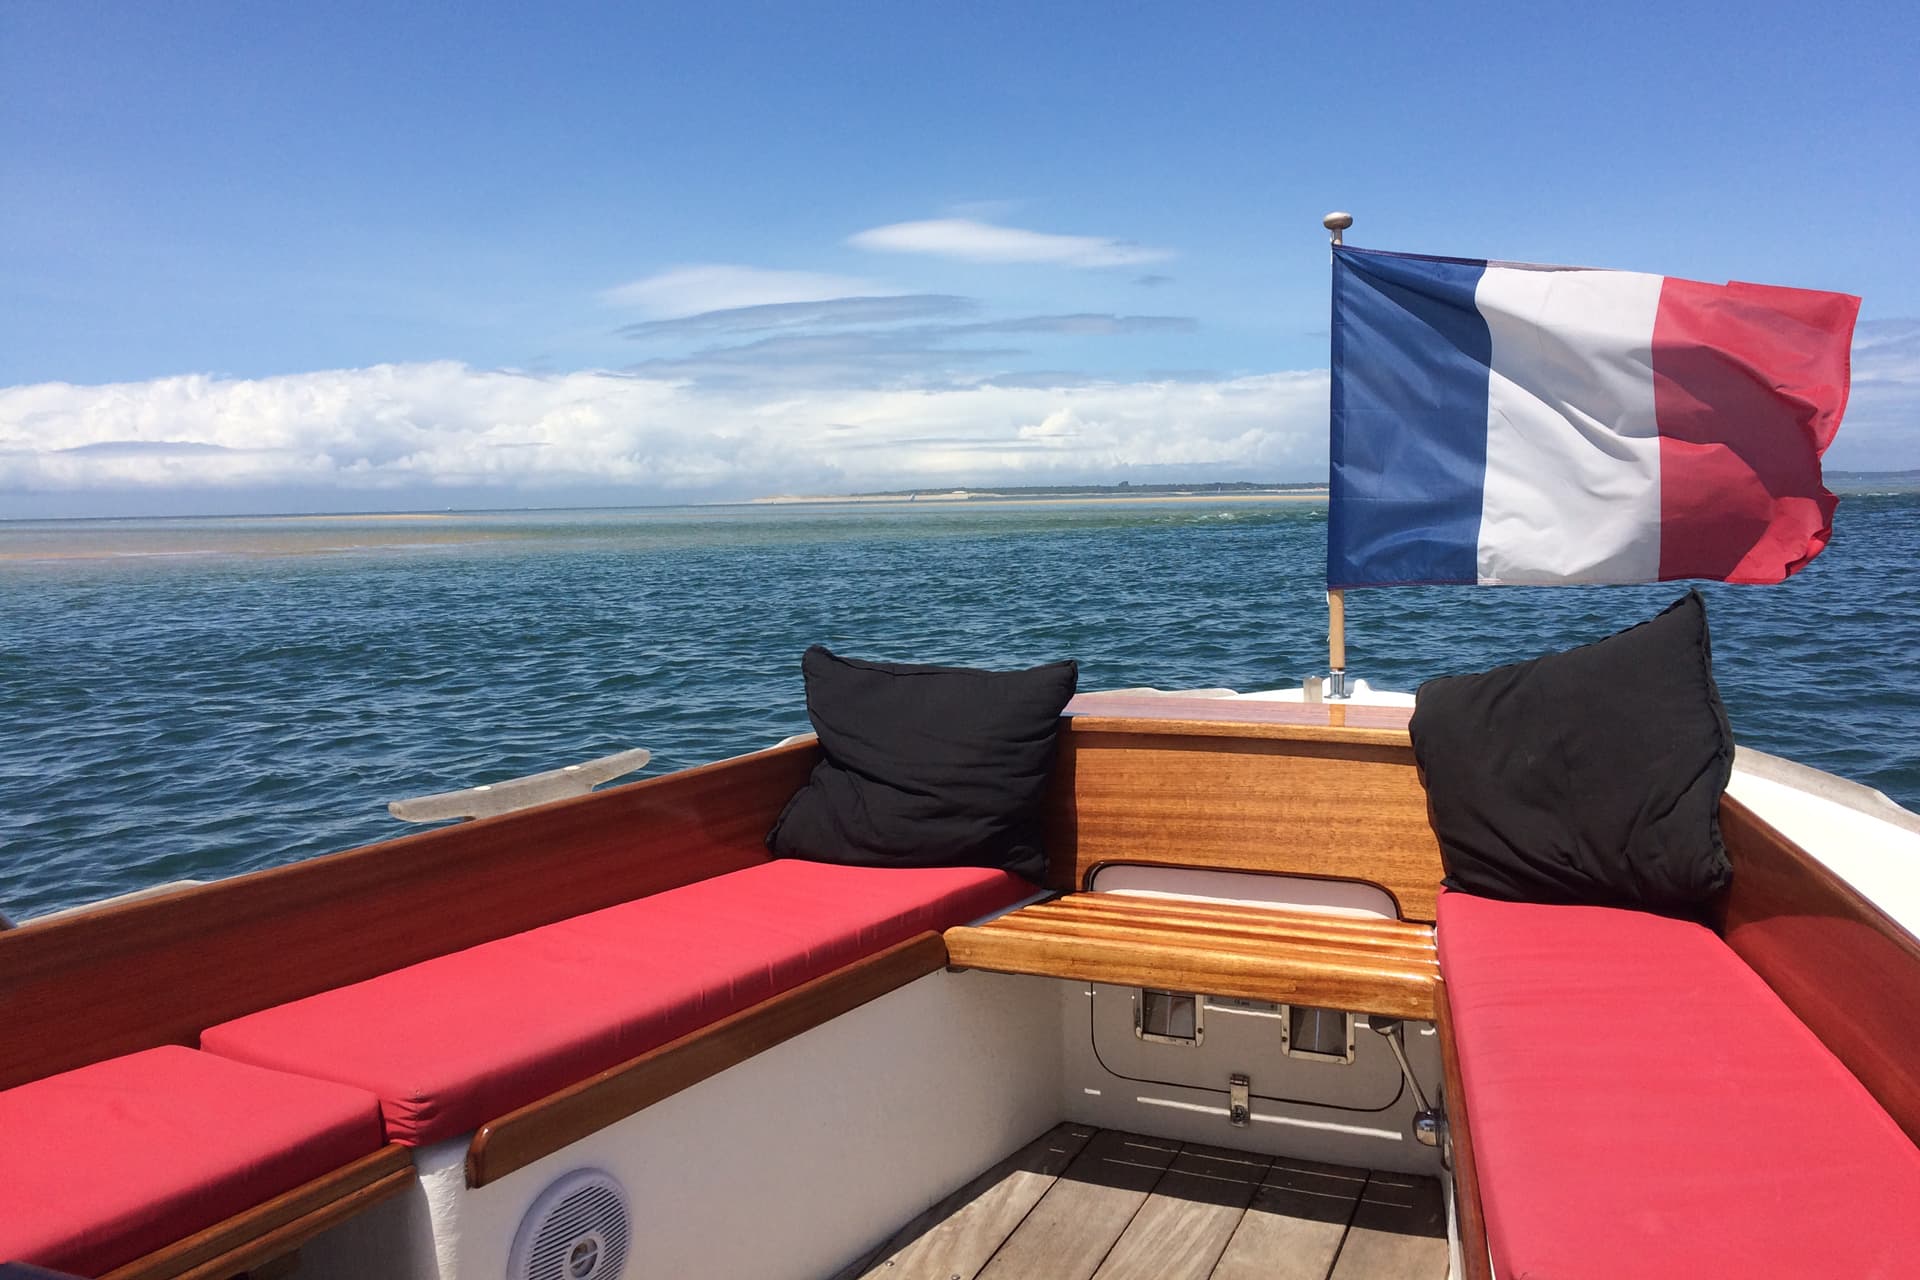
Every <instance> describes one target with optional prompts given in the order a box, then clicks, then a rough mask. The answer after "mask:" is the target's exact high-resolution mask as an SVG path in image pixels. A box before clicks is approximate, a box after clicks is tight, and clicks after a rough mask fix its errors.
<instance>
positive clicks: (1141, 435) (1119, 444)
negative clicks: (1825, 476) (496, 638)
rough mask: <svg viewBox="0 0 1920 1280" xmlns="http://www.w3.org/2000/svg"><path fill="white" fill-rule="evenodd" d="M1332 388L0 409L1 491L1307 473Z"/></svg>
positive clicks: (657, 492) (353, 383)
mask: <svg viewBox="0 0 1920 1280" xmlns="http://www.w3.org/2000/svg"><path fill="white" fill-rule="evenodd" d="M1325 415H1326V375H1325V374H1324V373H1323V372H1311V371H1309V372H1302V373H1269V374H1260V375H1254V376H1250V377H1244V378H1234V379H1228V380H1224V381H1217V382H1178V381H1165V382H1131V383H1098V382H1091V383H1084V384H1082V385H1077V386H1059V387H1050V386H999V385H994V384H991V383H981V384H978V385H974V386H966V387H946V388H940V389H927V388H892V389H889V388H881V387H866V388H845V389H824V390H816V391H795V392H782V393H778V394H773V395H768V394H764V393H762V392H761V391H760V390H759V389H749V390H745V391H735V390H726V389H722V390H708V389H704V388H702V387H701V386H700V385H698V384H697V383H696V382H693V381H689V380H668V379H662V378H654V377H645V376H636V375H631V374H621V373H613V372H607V371H585V372H578V373H567V374H553V375H549V374H527V373H518V372H508V371H502V370H483V369H473V368H469V367H467V366H466V365H463V364H459V363H456V362H439V363H432V364H413V365H388V366H381V367H376V368H370V369H343V370H328V371H322V372H316V373H304V374H292V375H286V376H280V377H271V378H257V379H227V378H214V377H208V376H205V375H198V374H195V375H186V376H181V377H174V378H161V379H156V380H153V381H150V382H144V383H135V384H123V385H113V386H91V387H88V386H72V385H68V384H63V383H46V384H40V385H37V386H25V387H11V388H6V389H0V491H4V490H13V491H15V492H21V491H25V492H35V493H53V494H58V493H77V492H83V491H118V492H121V493H124V494H130V495H138V494H140V493H141V492H143V491H153V490H174V489H199V490H212V491H219V490H236V489H245V490H251V491H271V490H276V489H287V490H297V491H300V492H303V493H311V492H312V491H314V490H315V489H331V490H336V491H338V492H340V493H341V494H342V495H343V496H349V495H362V496H364V495H369V494H373V495H378V494H382V493H391V494H395V495H406V496H408V497H409V498H411V499H412V500H413V501H423V502H431V499H432V495H433V494H434V493H435V492H436V491H438V490H454V489H457V490H461V491H463V492H470V491H473V490H476V489H477V490H491V491H497V492H498V494H499V495H500V498H499V500H500V503H501V504H502V505H511V504H513V503H515V502H517V501H521V500H525V499H527V498H529V497H536V498H537V497H539V496H541V495H547V496H552V495H556V494H564V493H566V492H567V491H570V490H575V489H592V490H596V491H599V490H604V489H605V488H606V487H608V486H623V487H630V488H631V489H632V490H633V491H634V492H635V493H636V494H641V495H644V496H646V497H648V498H651V499H654V500H667V501H671V500H673V499H674V498H676V497H680V498H689V499H690V498H702V499H705V498H716V497H718V498H728V497H732V498H746V497H753V496H762V495H768V494H775V493H814V494H817V493H832V492H848V491H855V490H871V489H890V488H896V487H922V488H925V487H933V486H956V485H976V486H977V485H981V484H991V483H1002V484H1004V483H1013V482H1019V481H1041V482H1045V481H1060V482H1067V481H1075V480H1081V479H1084V478H1085V477H1086V476H1088V475H1090V474H1114V473H1118V474H1120V475H1133V476H1136V477H1144V476H1149V475H1151V476H1167V475H1173V474H1175V473H1178V474H1182V475H1188V476H1205V477H1208V478H1234V477H1248V476H1253V475H1259V476H1271V475H1275V474H1301V473H1307V472H1310V471H1311V469H1312V467H1313V466H1314V465H1315V459H1316V457H1318V458H1322V459H1323V458H1324V455H1325V446H1324V444H1323V443H1322V442H1320V441H1319V439H1318V438H1317V437H1318V435H1319V434H1320V433H1322V432H1324V424H1325Z"/></svg>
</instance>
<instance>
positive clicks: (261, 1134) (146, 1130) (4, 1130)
mask: <svg viewBox="0 0 1920 1280" xmlns="http://www.w3.org/2000/svg"><path fill="white" fill-rule="evenodd" d="M381 1142H382V1139H381V1136H380V1111H379V1108H378V1106H377V1105H376V1103H375V1101H374V1098H373V1095H372V1094H369V1093H365V1092H363V1091H361V1090H359V1089H351V1088H347V1087H345V1086H342V1085H337V1084H330V1083H328V1082H326V1081H323V1080H309V1079H305V1078H302V1077H300V1076H288V1075H282V1074H280V1073H279V1072H277V1071H262V1070H260V1069H259V1068H258V1067H250V1066H247V1065H245V1064H244V1063H239V1062H229V1061H228V1060H226V1059H224V1058H217V1057H214V1056H213V1055H212V1054H207V1053H196V1052H195V1051H194V1050H192V1049H187V1048H182V1047H180V1046H178V1045H167V1046H165V1047H163V1048H159V1049H148V1050H146V1051H144V1052H141V1053H134V1054H129V1055H127V1056H126V1057H124V1058H110V1059H108V1060H107V1061H105V1062H96V1063H93V1064H92V1065H90V1066H85V1067H80V1068H78V1069H77V1070H74V1071H68V1072H64V1073H62V1074H61V1075H57V1076H49V1077H47V1078H46V1079H44V1080H35V1081H33V1082H32V1083H30V1084H23V1085H17V1086H15V1087H14V1088H12V1089H7V1090H5V1091H3V1092H0V1261H14V1262H32V1263H36V1264H38V1265H40V1266H44V1267H57V1268H59V1269H61V1270H64V1271H73V1272H78V1273H80V1274H82V1275H89V1276H91V1275H98V1274H100V1273H101V1272H103V1271H107V1270H110V1269H112V1268H114V1267H117V1266H119V1265H121V1264H122V1263H125V1262H130V1261H132V1260H133V1259H135V1258H138V1257H140V1256H142V1255H144V1254H147V1253H151V1252H152V1251H153V1250H155V1249H158V1248H160V1247H161V1246H162V1245H168V1244H172V1243H173V1242H174V1241H176V1240H179V1239H182V1238H184V1237H186V1236H189V1235H192V1234H193V1233H194V1232H196V1231H199V1230H201V1229H202V1228H205V1227H209V1226H212V1225H213V1224H215V1223H217V1222H220V1221H222V1220H223V1219H226V1218H229V1217H232V1216H233V1215H234V1214H236V1213H239V1212H241V1211H242V1210H245V1209H250V1208H252V1207H254V1206H255V1205H258V1204H260V1203H262V1202H264V1201H267V1200H270V1199H272V1198H273V1197H274V1196H277V1195H279V1194H281V1193H282V1192H284V1191H291V1190H292V1189H293V1188H295V1187H297V1186H299V1185H300V1184H302V1183H304V1182H308V1181H311V1180H312V1179H314V1178H317V1177H319V1176H320V1175H321V1174H323V1173H327V1172H329V1171H331V1170H333V1169H337V1168H339V1167H340V1166H342V1165H345V1164H349V1163H351V1162H352V1161H354V1160H357V1159H359V1158H360V1157H361V1156H365V1155H370V1154H371V1153H373V1152H374V1151H377V1150H379V1149H380V1146H381Z"/></svg>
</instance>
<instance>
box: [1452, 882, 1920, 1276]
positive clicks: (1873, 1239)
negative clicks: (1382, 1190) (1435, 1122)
mask: <svg viewBox="0 0 1920 1280" xmlns="http://www.w3.org/2000/svg"><path fill="white" fill-rule="evenodd" d="M1439 949H1440V970H1441V974H1442V976H1443V977H1444V978H1445V980H1446V990H1447V999H1448V1002H1449V1005H1450V1006H1451V1009H1452V1013H1453V1022H1454V1033H1455V1040H1456V1052H1457V1054H1458V1057H1459V1062H1460V1074H1461V1083H1462V1085H1463V1087H1464V1089H1465V1092H1466V1095H1467V1115H1468V1120H1469V1123H1470V1124H1471V1127H1472V1133H1473V1148H1474V1162H1475V1166H1476V1171H1477V1174H1478V1178H1479V1185H1480V1199H1481V1205H1482V1208H1483V1210H1484V1213H1485V1217H1486V1224H1487V1238H1488V1243H1489V1245H1490V1248H1491V1251H1492V1254H1493V1266H1494V1272H1495V1274H1496V1275H1499V1276H1503V1277H1522V1276H1552V1277H1554V1278H1555V1280H1584V1278H1586V1277H1593V1278H1594V1280H1601V1278H1605V1280H1617V1278H1618V1277H1620V1276H1634V1277H1637V1278H1640V1280H1658V1278H1661V1277H1676V1278H1678V1280H1701V1278H1702V1277H1705V1276H1780V1277H1787V1276H1796V1277H1797V1276H1806V1277H1816V1276H1821V1277H1824V1276H1847V1277H1851V1278H1854V1280H1859V1278H1862V1277H1871V1276H1886V1277H1893V1276H1912V1275H1914V1274H1916V1268H1917V1267H1920V1262H1917V1261H1916V1260H1920V1211H1917V1209H1916V1206H1920V1150H1916V1149H1915V1147H1914V1145H1913V1143H1912V1142H1910V1141H1909V1140H1908V1139H1907V1136H1906V1135H1905V1134H1904V1133H1902V1132H1901V1131H1900V1129H1899V1127H1898V1126H1897V1125H1895V1124H1894V1122H1893V1120H1892V1119H1891V1118H1890V1117H1889V1116H1888V1115H1887V1113H1886V1112H1885V1111H1884V1110H1882V1109H1881V1107H1880V1106H1879V1104H1878V1103H1876V1102H1875V1101H1874V1100H1873V1098H1872V1096H1871V1095H1869V1094H1868V1093H1867V1091H1866V1089H1865V1088H1864V1087H1863V1086H1862V1085H1861V1084H1860V1082H1859V1081H1858V1080H1856V1079H1855V1078H1854V1077H1853V1076H1852V1074H1850V1073H1849V1072H1848V1071H1847V1069H1846V1068H1845V1067H1844V1066H1843V1065H1841V1063H1840V1061H1839V1060H1838V1059H1837V1058H1835V1057H1834V1056H1833V1054H1832V1053H1830V1052H1829V1051H1828V1050H1827V1049H1826V1047H1825V1046H1824V1045H1822V1044H1821V1043H1820V1042H1819V1040H1818V1039H1817V1038H1815V1036H1814V1034H1813V1033H1812V1032H1811V1031H1809V1030H1808V1029H1807V1027H1806V1026H1805V1025H1804V1024H1803V1023H1801V1022H1800V1020H1799V1019H1798V1018H1796V1017H1794V1015H1793V1013H1792V1011H1791V1010H1789V1009H1788V1008H1787V1007H1786V1005H1784V1004H1782V1003H1781V1001H1780V998H1779V997H1778V996H1776V995H1775V994H1774V993H1773V991H1772V989H1771V988H1769V987H1768V986H1767V985H1766V983H1765V982H1764V981H1763V980H1762V979H1761V978H1760V976H1759V975H1758V974H1756V973H1755V972H1754V971H1753V970H1752V969H1750V968H1748V967H1747V965H1746V964H1745V963H1744V962H1743V961H1741V959H1740V958H1739V957H1738V956H1737V955H1735V954H1734V953H1733V952H1732V951H1731V950H1729V949H1728V948H1727V946H1726V944H1725V943H1723V942H1722V941H1721V940H1720V939H1719V938H1718V937H1716V936H1715V935H1714V934H1713V933H1712V932H1711V931H1710V930H1708V929H1705V928H1703V927H1701V926H1699V925H1696V924H1689V923H1686V922H1684V921H1678V920H1671V919H1667V918H1665V917H1661V916H1655V915H1649V914H1645V913H1642V912H1637V911H1625V910H1618V909H1614V908H1607V907H1575V906H1540V905H1535V904H1530V903H1512V902H1495V901H1492V900H1490V899H1486V898H1478V897H1470V896H1468V895H1466V894H1460V893H1452V892H1448V893H1443V894H1442V895H1441V897H1440V908H1439Z"/></svg>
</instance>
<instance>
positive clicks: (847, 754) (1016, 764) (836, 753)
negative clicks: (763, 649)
mask: <svg viewBox="0 0 1920 1280" xmlns="http://www.w3.org/2000/svg"><path fill="white" fill-rule="evenodd" d="M800 669H801V671H802V673H803V674H804V675H805V677H806V682H807V716H808V718H809V719H811V720H812V721H813V727H814V730H815V732H817V733H818V734H819V735H820V746H821V749H822V751H823V752H824V758H823V759H822V760H821V761H820V763H819V764H817V765H815V766H814V769H813V776H812V777H811V778H809V779H808V781H807V784H806V785H805V786H804V787H802V788H801V789H800V790H799V791H798V792H797V793H796V794H795V795H794V797H793V799H792V800H790V801H788V802H787V807H786V809H785V810H784V811H783V812H782V813H781V814H780V818H779V820H778V821H777V822H775V823H774V825H773V830H772V831H770V832H769V833H768V834H767V847H768V848H769V849H771V850H772V851H773V852H774V853H775V854H777V855H779V856H781V857H787V858H808V859H812V860H813V861H816V862H838V863H846V864H851V865H854V866H867V867H1001V868H1004V869H1005V870H1008V871H1014V872H1018V873H1019V874H1021V875H1023V876H1025V877H1027V878H1028V879H1029V880H1033V881H1035V882H1036V883H1037V882H1039V881H1041V880H1043V879H1045V877H1046V871H1047V859H1046V854H1045V852H1044V851H1043V850H1042V849H1041V847H1040V806H1041V801H1042V799H1043V797H1044V796H1045V794H1046V789H1047V777H1048V775H1049V774H1050V773H1051V772H1052V770H1053V753H1054V735H1055V732H1056V730H1057V729H1058V727H1059V722H1060V712H1061V710H1062V709H1063V708H1065V707H1066V705H1067V700H1068V699H1069V698H1071V697H1073V691H1074V687H1075V685H1076V684H1077V683H1078V681H1079V677H1080V668H1079V664H1077V663H1074V662H1055V663H1052V664H1050V665H1047V666H1043V667H1034V668H1033V669H1032V670H1030V671H974V670H970V669H967V668H964V667H924V666H909V665H906V664H901V663H885V662H860V661H858V660H856V659H853V658H841V657H836V656H835V655H834V654H832V653H829V652H828V651H827V650H826V649H825V648H823V647H822V646H820V645H815V646H813V647H812V648H811V649H808V650H807V652H806V655H805V656H804V657H803V658H802V659H801V660H800Z"/></svg>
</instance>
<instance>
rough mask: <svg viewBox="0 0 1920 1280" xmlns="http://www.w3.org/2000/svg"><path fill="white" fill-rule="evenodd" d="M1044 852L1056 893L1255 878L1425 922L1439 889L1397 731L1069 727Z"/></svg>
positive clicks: (1404, 744) (1420, 796)
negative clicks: (1108, 874)
mask: <svg viewBox="0 0 1920 1280" xmlns="http://www.w3.org/2000/svg"><path fill="white" fill-rule="evenodd" d="M1201 705H1212V704H1208V703H1204V702H1203V703H1202V704H1201ZM1228 705H1230V706H1231V705H1245V706H1264V707H1285V706H1287V705H1288V704H1274V703H1268V704H1228ZM1299 705H1300V704H1293V706H1295V707H1298V706H1299ZM1307 705H1309V706H1311V705H1312V704H1307ZM1356 710H1358V709H1356ZM1216 714H1225V712H1217V713H1216ZM1317 714H1322V715H1324V714H1325V713H1324V712H1319V713H1317ZM1046 841H1047V848H1048V853H1049V872H1048V884H1049V885H1050V887H1052V888H1055V889H1058V890H1062V891H1073V890H1078V889H1084V888H1086V887H1088V885H1089V883H1090V881H1091V876H1092V874H1093V872H1094V871H1095V870H1097V869H1098V868H1099V867H1101V866H1103V865H1107V864H1115V863H1131V864H1146V865H1153V866H1166V867H1184V868H1194V869H1207V870H1235V871H1252V872H1266V873H1272V874H1284V875H1294V876H1304V877H1309V878H1316V879H1335V880H1347V881H1357V882H1360V883H1365V884H1370V885H1374V886H1377V887H1379V888H1380V889H1382V890H1383V891H1385V892H1386V893H1387V894H1388V895H1389V896H1390V897H1391V898H1392V899H1393V901H1394V903H1395V904H1396V907H1397V909H1398V910H1399V912H1400V914H1401V915H1402V916H1404V917H1406V918H1408V919H1412V920H1421V921H1431V920H1432V919H1433V918H1434V908H1435V901H1436V895H1437V892H1438V886H1439V882H1440V877H1441V866H1440V846H1439V842H1438V841H1437V840H1436V838H1435V837H1434V834H1433V828H1432V825H1431V824H1430V823H1429V822H1428V819H1427V797H1426V790H1425V788H1423V787H1422V786H1421V785H1420V779H1419V774H1418V771H1417V769H1416V768H1415V765H1414V759H1413V747H1412V743H1411V740H1410V739H1409V738H1408V736H1407V733H1406V730H1405V729H1404V728H1399V729H1391V728H1377V729H1376V728H1361V729H1355V728H1341V727H1338V726H1333V725H1328V724H1318V725H1290V724H1281V725H1262V724H1246V723H1240V722H1237V721H1230V720H1216V721H1204V722H1203V721H1196V720H1183V719H1171V718H1168V719H1147V718H1140V717H1129V718H1119V717H1103V716H1096V715H1088V714H1082V715H1078V716H1075V717H1074V718H1072V719H1071V720H1069V721H1068V722H1067V724H1066V725H1065V726H1064V727H1063V729H1062V732H1061V734H1060V743H1059V753H1058V758H1057V760H1056V764H1055V772H1054V781H1053V785H1052V788H1051V789H1050V792H1049V796H1048V802H1047V811H1046Z"/></svg>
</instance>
